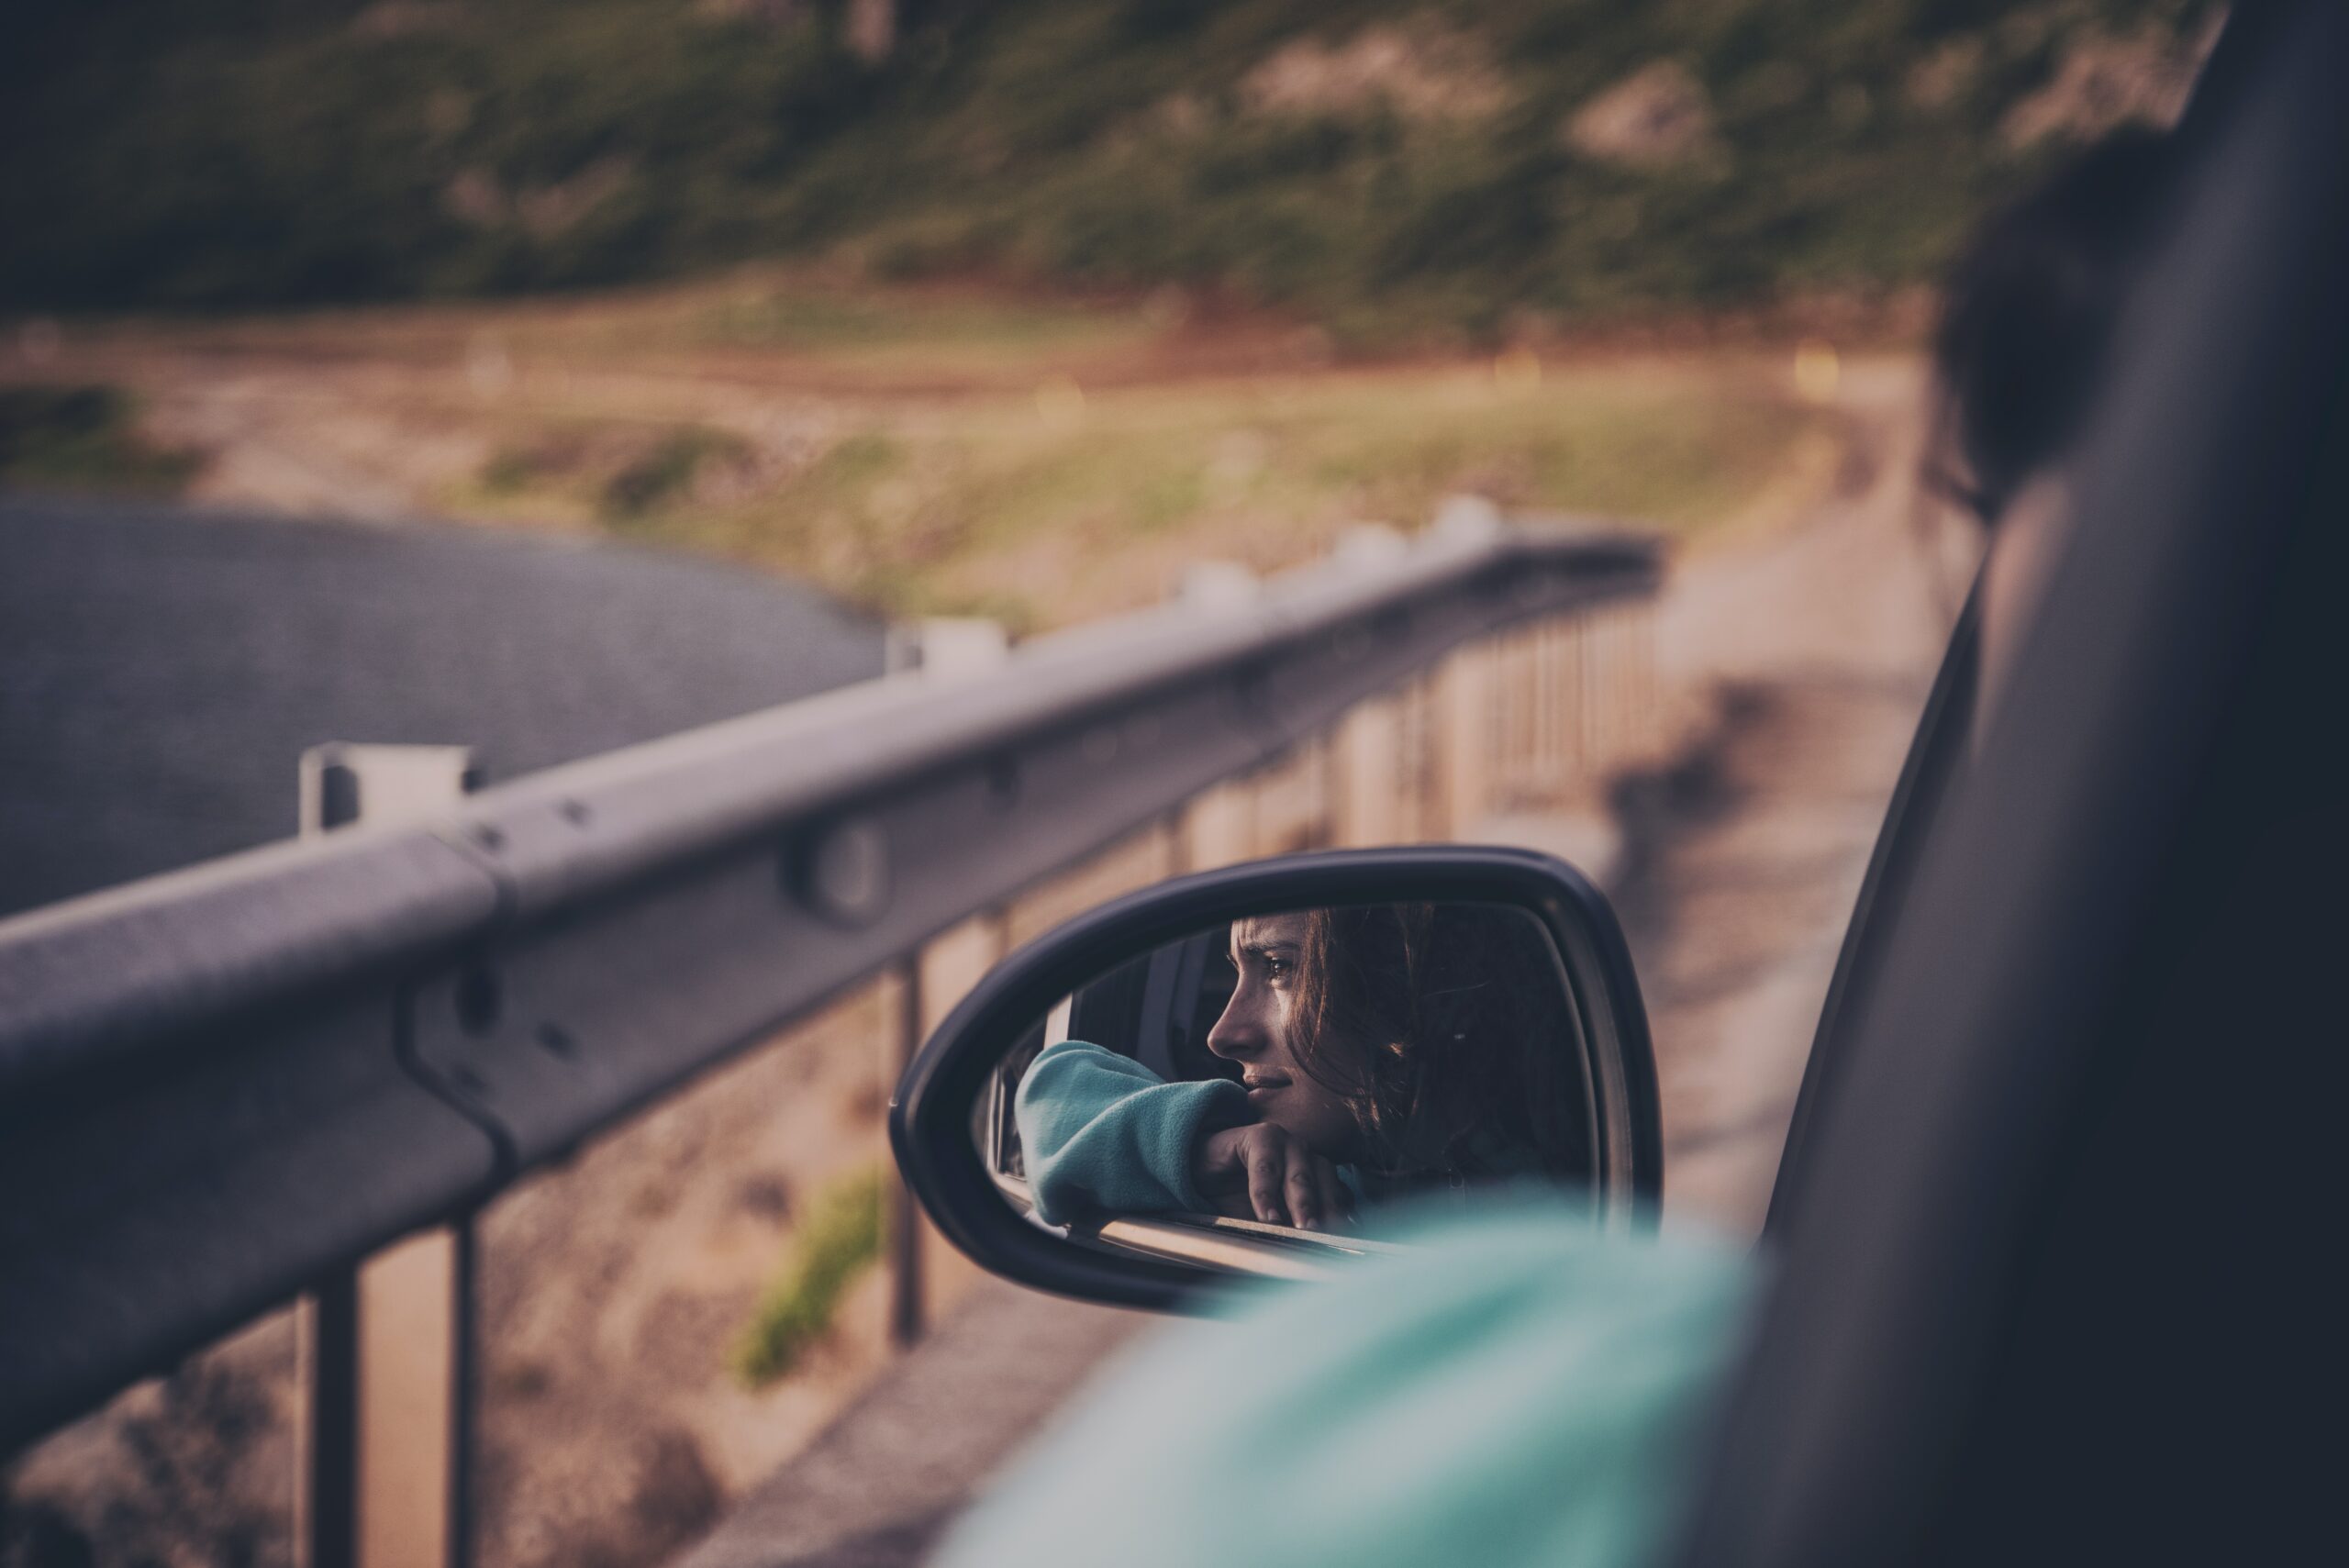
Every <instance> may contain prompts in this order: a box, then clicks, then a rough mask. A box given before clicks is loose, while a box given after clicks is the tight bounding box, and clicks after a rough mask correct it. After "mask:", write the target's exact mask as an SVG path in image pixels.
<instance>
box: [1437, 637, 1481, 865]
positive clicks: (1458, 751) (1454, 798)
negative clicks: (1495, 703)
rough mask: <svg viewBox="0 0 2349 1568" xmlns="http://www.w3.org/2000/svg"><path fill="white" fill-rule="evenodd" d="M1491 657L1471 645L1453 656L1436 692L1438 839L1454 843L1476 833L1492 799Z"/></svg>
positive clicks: (1440, 677)
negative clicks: (1440, 804)
mask: <svg viewBox="0 0 2349 1568" xmlns="http://www.w3.org/2000/svg"><path fill="white" fill-rule="evenodd" d="M1489 666H1490V655H1489V654H1488V653H1487V652H1486V650H1485V649H1484V648H1483V647H1481V646H1478V645H1475V644H1471V645H1470V646H1468V647H1466V648H1462V649H1460V650H1458V651H1455V652H1453V654H1452V655H1451V656H1450V657H1449V658H1447V659H1445V660H1444V662H1443V665H1442V669H1440V670H1439V671H1438V672H1437V673H1436V677H1435V680H1434V682H1433V684H1432V686H1431V695H1432V697H1433V703H1432V707H1433V713H1432V714H1431V717H1432V718H1433V720H1434V722H1433V724H1432V725H1431V729H1432V732H1433V733H1432V736H1431V739H1432V740H1433V743H1434V744H1435V746H1436V748H1437V751H1436V763H1437V767H1436V781H1437V794H1438V795H1439V797H1440V798H1441V800H1442V806H1441V807H1440V808H1439V810H1438V813H1437V816H1436V822H1437V824H1438V827H1437V832H1438V834H1439V836H1441V837H1442V838H1445V839H1449V840H1453V841H1455V842H1457V841H1459V840H1464V839H1465V838H1467V837H1469V836H1470V835H1472V834H1473V833H1475V830H1476V824H1477V823H1479V822H1481V821H1482V820H1484V817H1485V814H1486V810H1487V808H1488V807H1489V805H1490V802H1491V794H1492V771H1491V762H1492V759H1491V756H1490V747H1491V745H1492V722H1491V719H1492V715H1491V712H1490V709H1491V706H1492V701H1491V698H1492V685H1491V681H1490V668H1489Z"/></svg>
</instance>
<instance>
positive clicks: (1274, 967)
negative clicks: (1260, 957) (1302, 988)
mask: <svg viewBox="0 0 2349 1568" xmlns="http://www.w3.org/2000/svg"><path fill="white" fill-rule="evenodd" d="M1296 967H1297V965H1295V964H1293V963H1291V962H1289V961H1288V960H1286V959H1285V958H1275V957H1274V956H1273V955H1272V954H1271V953H1266V954H1265V955H1264V978H1265V979H1267V980H1286V978H1288V974H1289V972H1290V971H1291V970H1293V969H1295V968H1296Z"/></svg>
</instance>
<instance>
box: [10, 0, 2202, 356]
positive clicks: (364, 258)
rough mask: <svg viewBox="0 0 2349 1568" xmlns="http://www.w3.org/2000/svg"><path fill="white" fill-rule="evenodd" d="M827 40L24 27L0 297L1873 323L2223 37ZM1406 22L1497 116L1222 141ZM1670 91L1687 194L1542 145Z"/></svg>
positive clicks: (1497, 322)
mask: <svg viewBox="0 0 2349 1568" xmlns="http://www.w3.org/2000/svg"><path fill="white" fill-rule="evenodd" d="M836 8H837V0H810V3H806V4H800V5H796V6H794V5H759V4H749V3H744V4H737V5H732V6H716V5H711V4H707V3H704V4H695V3H692V0H499V3H498V4H495V5H490V4H486V3H483V0H473V3H446V0H444V3H440V4H429V5H428V4H420V3H416V0H409V3H407V4H405V5H401V6H380V5H379V6H368V7H362V6H359V5H357V4H356V3H355V0H313V3H310V4H303V5H296V4H294V3H292V0H211V3H209V4H197V3H196V0H103V3H99V4H89V5H81V6H69V5H66V4H64V0H36V4H35V19H34V20H33V22H32V23H31V24H30V25H29V26H28V28H27V30H26V33H25V34H24V35H23V36H25V37H27V38H28V39H29V40H30V42H31V45H32V47H30V48H28V49H26V50H24V51H23V52H21V53H19V54H18V55H17V57H16V62H15V64H14V65H13V66H0V133H5V134H6V140H7V143H8V145H10V146H11V147H28V148H36V149H39V156H37V157H30V158H24V157H18V158H12V159H10V160H9V161H7V165H6V172H5V173H0V205H5V206H6V209H7V210H8V211H9V212H10V213H11V214H12V215H13V221H12V223H11V224H10V226H9V233H8V238H7V239H6V241H5V244H0V300H9V299H13V300H15V301H17V303H19V304H31V305H40V306H122V305H126V304H138V305H143V306H166V307H173V306H221V305H229V304H239V305H246V304H273V303H282V302H285V301H293V300H320V299H337V298H364V297H399V296H411V295H466V294H478V293H484V292H492V293H494V292H503V291H513V290H522V289H539V288H546V287H561V286H570V285H577V284H589V283H598V282H607V281H612V280H618V279H629V278H639V277H645V276H653V275H664V274H674V273H679V272H688V271H692V270H695V269H698V268H704V267H707V266H710V265H713V264H717V263H721V262H724V261H729V260H733V259H738V258H741V257H746V256H751V255H768V254H779V253H790V252H797V253H806V252H810V251H827V250H829V251H839V250H842V249H843V248H845V249H846V250H847V251H848V252H849V253H851V254H852V255H853V256H854V257H855V258H857V259H858V260H860V261H863V263H865V264H867V265H869V266H871V267H873V268H875V269H877V270H880V271H884V272H894V273H898V274H905V273H911V272H940V271H945V272H971V271H982V272H992V273H996V274H1011V275H1017V276H1032V277H1037V278H1042V279H1050V280H1054V281H1059V282H1069V281H1078V282H1085V283H1098V284H1112V285H1119V286H1128V285H1146V284H1156V283H1161V282H1166V281H1174V282H1179V283H1183V284H1188V285H1192V286H1195V287H1199V288H1204V289H1209V290H1215V291H1220V292H1224V293H1227V294H1231V295H1239V296H1241V297H1246V298H1251V299H1257V300H1267V301H1274V302H1279V303H1282V304H1285V305H1288V306H1294V307H1301V308H1304V309H1307V310H1308V311H1310V312H1312V313H1314V314H1317V315H1319V316H1320V317H1323V318H1324V319H1325V320H1329V321H1331V322H1333V323H1334V324H1336V325H1338V326H1339V327H1340V328H1341V329H1343V328H1359V329H1361V330H1363V331H1365V332H1369V333H1374V334H1377V333H1389V332H1392V331H1394V330H1397V329H1409V328H1414V327H1416V326H1419V325H1421V324H1433V325H1437V326H1439V327H1441V328H1444V329H1446V330H1457V329H1462V328H1464V329H1466V330H1468V331H1470V332H1472V333H1481V334H1487V335H1489V334H1493V333H1496V332H1498V331H1501V330H1503V329H1504V328H1505V327H1506V324H1507V322H1508V317H1509V313H1510V312H1512V311H1517V310H1522V309H1526V308H1532V309H1536V310H1548V311H1563V312H1573V313H1576V314H1584V315H1587V314H1590V313H1608V312H1614V311H1620V310H1624V309H1632V308H1639V307H1642V306H1647V305H1649V304H1652V303H1654V302H1658V301H1663V302H1669V303H1681V304H1696V305H1700V306H1703V305H1713V304H1719V303H1722V302H1727V301H1742V300H1749V299H1753V298H1756V297H1766V296H1770V295H1776V294H1781V293H1784V292H1787V291H1802V290H1810V289H1818V288H1845V287H1851V286H1854V285H1857V286H1872V285H1875V284H1882V283H1885V282H1898V281H1902V280H1909V279H1915V278H1918V277H1920V276H1922V275H1925V274H1926V273H1928V272H1930V270H1931V269H1932V266H1933V265H1934V263H1935V261H1937V260H1938V258H1939V257H1940V256H1941V255H1942V254H1943V251H1944V250H1945V248H1946V246H1947V245H1948V244H1949V242H1950V240H1951V239H1952V237H1953V236H1954V234H1955V233H1956V232H1957V231H1958V229H1959V228H1961V227H1962V226H1963V225H1964V224H1965V222H1966V221H1967V220H1968V218H1969V217H1971V215H1972V214H1973V213H1974V212H1975V211H1976V209H1977V208H1978V206H1979V205H1980V204H1981V203H1982V202H1983V201H1984V200H1985V199H1986V198H1987V197H1989V196H1991V195H1994V194H1995V193H1997V192H1998V191H1999V190H2002V189H2005V188H2008V187H2009V185H2010V184H2011V183H2012V182H2013V181H2014V180H2016V179H2017V178H2019V177H2021V175H2023V174H2024V173H2025V172H2028V170H2029V168H2030V167H2031V166H2032V164H2033V162H2034V161H2036V159H2037V158H2038V157H2040V156H2042V155H2043V154H2041V153H2034V152H2032V151H2029V150H2024V151H2015V150H2009V148H2008V147H2007V144H2006V142H2005V140H2004V139H2002V138H2001V137H2000V136H1999V135H1998V126H1999V124H2000V122H2001V120H2002V118H2003V117H2005V116H2006V115H2007V114H2008V113H2009V110H2010V109H2011V106H2012V105H2013V104H2014V103H2015V102H2016V101H2018V100H2019V99H2020V98H2021V96H2022V95H2025V94H2027V93H2029V92H2030V91H2032V89H2033V88H2035V87H2037V86H2039V85H2040V84H2042V83H2044V82H2045V81H2047V80H2048V79H2049V78H2050V76H2051V75H2052V74H2053V73H2054V72H2056V71H2057V70H2058V69H2059V67H2060V64H2061V61H2062V60H2063V58H2064V56H2065V51H2066V50H2067V49H2068V48H2069V47H2070V46H2071V45H2072V44H2074V43H2076V41H2077V40H2078V39H2081V38H2083V37H2087V36H2089V35H2091V34H2096V33H2113V32H2123V33H2125V32H2129V31H2131V30H2132V29H2133V28H2135V27H2137V26H2138V25H2139V24H2140V23H2141V22H2143V21H2146V20H2147V19H2151V20H2153V21H2154V22H2157V23H2160V24H2161V25H2163V26H2165V27H2171V28H2175V27H2177V26H2180V25H2185V24H2189V23H2191V22H2192V21H2193V20H2194V18H2195V17H2197V16H2199V14H2200V13H2202V12H2203V11H2205V10H2207V9H2208V7H2207V6H2204V5H2201V4H2199V0H2058V3H2055V4H2047V3H2044V0H2042V3H2037V4H2032V5H2015V4H1997V3H1991V0H1905V3H1901V0H1743V3H1739V0H1510V3H1500V4H1486V5H1477V6H1467V5H1455V6H1428V5H1424V4H1419V5H1408V4H1396V3H1394V0H1230V3H1228V4H1220V5H1217V4H1208V3H1207V0H1000V3H996V4H990V5H986V6H970V5H955V4H951V3H948V0H904V8H905V11H906V14H907V36H906V38H905V39H904V41H903V43H902V45H901V47H900V48H899V49H898V50H897V51H896V54H895V56H894V57H893V58H892V59H891V60H890V61H888V62H887V63H886V64H885V65H884V66H882V67H881V68H879V69H877V70H867V69H866V68H864V67H863V66H861V65H860V64H858V63H857V62H856V61H853V60H852V59H851V58H850V57H848V56H847V55H846V54H845V53H844V52H843V51H842V49H841V45H840V43H839V40H838V38H837V30H838V29H837V25H836ZM729 13H730V15H729ZM1398 19H1399V20H1398ZM1397 25H1400V26H1401V27H1402V28H1404V30H1405V32H1406V33H1408V34H1410V35H1411V36H1413V37H1417V38H1421V39H1424V38H1425V37H1427V36H1428V34H1429V33H1430V31H1431V29H1432V30H1434V31H1437V32H1445V31H1448V32H1449V33H1450V34H1452V35H1453V37H1454V38H1455V39H1456V40H1457V41H1458V44H1459V50H1456V51H1455V52H1462V51H1464V55H1465V57H1466V58H1468V59H1469V60H1470V61H1472V62H1473V61H1482V62H1483V63H1482V65H1481V66H1476V65H1474V64H1473V63H1472V64H1471V65H1470V66H1465V67H1461V68H1460V69H1461V70H1464V71H1466V72H1468V73H1469V74H1471V75H1475V74H1476V73H1477V72H1479V71H1481V72H1483V74H1484V75H1485V76H1486V77H1488V78H1490V79H1492V80H1493V81H1495V82H1497V83H1498V88H1497V91H1496V92H1494V93H1490V94H1487V95H1486V96H1485V97H1484V98H1483V99H1482V100H1479V101H1476V102H1474V103H1471V104H1470V105H1469V106H1467V108H1465V109H1463V110H1459V111H1457V112H1455V111H1453V110H1439V111H1436V112H1433V113H1423V114H1408V113H1407V114H1397V113H1393V112H1388V111H1387V110H1386V109H1382V108H1380V107H1378V106H1376V105H1375V103H1373V104H1369V105H1360V104H1357V105H1354V106H1342V105H1341V106H1338V107H1336V108H1331V109H1328V110H1327V111H1326V112H1320V111H1316V112H1305V113H1286V114H1267V113H1259V112H1252V110H1251V109H1250V108H1249V107H1248V106H1247V103H1246V101H1245V100H1246V98H1247V94H1246V92H1245V91H1244V90H1243V88H1242V87H1241V85H1240V84H1241V83H1244V82H1245V81H1246V80H1247V79H1248V76H1249V73H1250V72H1252V70H1254V69H1255V68H1256V67H1257V66H1259V65H1260V64H1261V63H1262V62H1263V61H1265V60H1266V59H1267V58H1268V57H1270V56H1272V55H1273V54H1274V53H1275V52H1276V51H1277V50H1280V49H1281V48H1282V47H1283V46H1284V45H1286V44H1288V43H1290V42H1292V41H1294V40H1296V39H1300V38H1312V39H1320V40H1323V41H1324V42H1326V43H1327V44H1329V45H1330V46H1332V47H1342V46H1343V45H1344V44H1345V43H1346V42H1347V40H1349V39H1355V38H1358V37H1359V36H1361V35H1362V33H1363V32H1364V29H1365V28H1376V27H1381V26H1386V27H1394V26H1397ZM1423 52H1424V51H1423ZM1437 52H1439V53H1440V52H1441V51H1437ZM1658 59H1671V60H1675V61H1679V62H1680V63H1681V64H1682V65H1683V66H1684V67H1686V68H1687V70H1688V71H1689V72H1692V73H1693V74H1694V75H1695V77H1696V78H1697V79H1698V81H1699V82H1700V83H1701V84H1702V86H1703V88H1704V90H1705V92H1706V95H1707V96H1708V98H1709V102H1710V105H1711V112H1712V117H1713V120H1714V128H1713V135H1712V137H1711V139H1709V143H1708V147H1707V150H1706V151H1705V153H1704V154H1703V155H1702V156H1698V157H1693V158H1684V159H1681V160H1678V161H1675V162H1673V163H1671V164H1668V165H1666V166H1664V167H1660V168H1657V169H1653V170H1651V171H1647V172H1639V171H1635V170H1630V169H1626V168H1623V167H1620V166H1619V165H1616V164H1611V163H1608V162H1604V161H1594V160H1591V159H1588V158H1585V157H1581V156H1578V155H1576V154H1575V153H1574V152H1572V151H1570V150H1568V149H1567V148H1566V146H1565V145H1564V142H1563V140H1562V139H1561V138H1560V136H1559V134H1558V128H1559V126H1560V125H1561V123H1562V122H1563V120H1564V118H1565V117H1567V116H1568V115H1570V114H1571V112H1572V111H1573V110H1574V109H1575V107H1576V106H1579V105H1581V104H1584V103H1586V102H1587V101H1588V100H1589V98H1590V97H1591V95H1594V94H1595V93H1597V92H1598V91H1599V90H1601V89H1602V88H1604V87H1606V86H1607V85H1608V84H1609V83H1614V82H1616V81H1619V80H1620V79H1621V78H1622V77H1623V76H1624V75H1625V74H1626V73H1627V72H1631V71H1632V70H1634V69H1635V68H1637V67H1639V66H1641V65H1642V64H1644V63H1646V62H1649V61H1655V60H1658ZM1951 60H1958V61H1964V62H1965V65H1964V68H1963V69H1959V70H1955V71H1950V72H1943V75H1944V78H1945V83H1944V91H1943V92H1941V93H1938V94H1923V95H1920V93H1919V92H1918V91H1917V90H1916V87H1915V83H1916V82H1917V80H1918V75H1917V73H1918V72H1920V70H1922V69H1925V68H1926V67H1928V66H1929V65H1930V64H1931V63H1932V62H1934V61H1942V62H1943V63H1944V64H1945V63H1946V62H1948V61H1951ZM1442 69H1444V67H1442V62H1441V61H1439V64H1438V67H1437V70H1438V73H1439V74H1441V72H1442ZM1469 96H1470V97H1472V98H1473V97H1474V96H1475V95H1469ZM1928 100H1930V101H1928ZM1170 106H1175V107H1173V108H1170Z"/></svg>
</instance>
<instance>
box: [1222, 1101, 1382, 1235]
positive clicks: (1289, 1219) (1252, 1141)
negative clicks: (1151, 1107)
mask: <svg viewBox="0 0 2349 1568" xmlns="http://www.w3.org/2000/svg"><path fill="white" fill-rule="evenodd" d="M1191 1174H1192V1176H1193V1177H1194V1178H1195V1179H1196V1180H1197V1182H1198V1184H1199V1190H1200V1191H1201V1192H1203V1193H1205V1194H1207V1195H1208V1197H1209V1198H1211V1199H1212V1200H1214V1203H1215V1206H1216V1208H1217V1210H1218V1211H1219V1213H1222V1214H1225V1215H1229V1216H1230V1218H1234V1219H1261V1220H1263V1221H1264V1222H1265V1223H1266V1224H1268V1225H1294V1226H1296V1227H1297V1229H1300V1230H1322V1229H1328V1228H1329V1227H1330V1226H1332V1225H1334V1224H1336V1223H1337V1222H1338V1221H1340V1220H1341V1219H1343V1218H1345V1217H1346V1215H1347V1213H1348V1211H1349V1210H1350V1209H1351V1208H1352V1207H1353V1204H1352V1200H1351V1197H1350V1195H1348V1193H1347V1192H1346V1189H1345V1184H1343V1183H1341V1182H1340V1181H1339V1180H1338V1173H1337V1170H1336V1168H1335V1167H1334V1166H1332V1165H1331V1164H1330V1162H1329V1161H1327V1160H1325V1159H1323V1158H1322V1157H1321V1156H1320V1155H1319V1154H1316V1153H1315V1152H1313V1151H1312V1150H1310V1149H1308V1148H1307V1147H1306V1146H1305V1143H1304V1140H1301V1139H1299V1138H1298V1137H1297V1134H1295V1133H1293V1132H1290V1131H1289V1130H1288V1129H1286V1128H1279V1127H1275V1126H1273V1125H1272V1124H1271V1123H1269V1122H1262V1121H1252V1122H1249V1123H1247V1124H1246V1125H1244V1126H1241V1127H1227V1128H1225V1129H1222V1130H1221V1131H1219V1132H1210V1133H1208V1135H1207V1137H1205V1138H1203V1139H1201V1140H1199V1147H1198V1150H1197V1152H1196V1153H1195V1154H1193V1156H1192V1157H1191Z"/></svg>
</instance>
